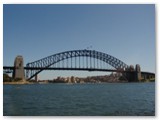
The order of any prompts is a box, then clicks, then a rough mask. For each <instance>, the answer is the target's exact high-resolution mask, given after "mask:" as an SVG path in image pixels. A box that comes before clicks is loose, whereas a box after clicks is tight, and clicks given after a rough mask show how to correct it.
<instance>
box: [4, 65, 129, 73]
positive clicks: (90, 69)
mask: <svg viewBox="0 0 160 120" xmlns="http://www.w3.org/2000/svg"><path fill="white" fill-rule="evenodd" d="M3 69H6V70H13V69H14V67H13V66H4V67H3ZM24 69H25V70H80V71H104V72H105V71H107V72H127V71H119V70H113V69H101V68H99V69H98V68H57V67H55V68H53V67H48V68H46V67H24ZM128 72H129V71H128Z"/></svg>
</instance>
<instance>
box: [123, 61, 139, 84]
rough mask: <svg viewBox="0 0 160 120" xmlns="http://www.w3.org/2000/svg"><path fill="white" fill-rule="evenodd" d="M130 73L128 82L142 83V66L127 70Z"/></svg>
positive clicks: (131, 66)
mask: <svg viewBox="0 0 160 120" xmlns="http://www.w3.org/2000/svg"><path fill="white" fill-rule="evenodd" d="M127 70H128V71H129V72H127V73H126V76H127V79H128V82H140V81H141V69H140V65H138V64H136V67H135V68H134V66H133V65H130V67H129V68H128V69H127Z"/></svg>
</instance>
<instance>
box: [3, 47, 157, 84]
mask: <svg viewBox="0 0 160 120" xmlns="http://www.w3.org/2000/svg"><path fill="white" fill-rule="evenodd" d="M23 64H24V63H23V58H22V56H17V57H16V59H15V62H14V66H3V70H4V72H13V78H21V79H27V80H31V79H32V78H33V77H35V78H37V75H38V74H39V73H40V72H42V71H43V70H82V71H104V72H119V73H122V75H123V76H124V77H125V78H126V79H127V80H128V81H140V80H141V79H142V77H143V78H144V79H146V78H153V77H155V74H154V73H149V72H141V69H140V65H136V67H135V68H134V66H132V65H130V66H129V65H127V64H125V63H124V62H122V61H121V60H119V59H118V58H116V57H113V56H111V55H109V54H106V53H102V52H98V51H95V50H86V49H85V50H72V51H65V52H61V53H57V54H53V55H51V56H47V57H45V58H42V59H39V60H36V61H33V62H29V63H27V64H26V66H23Z"/></svg>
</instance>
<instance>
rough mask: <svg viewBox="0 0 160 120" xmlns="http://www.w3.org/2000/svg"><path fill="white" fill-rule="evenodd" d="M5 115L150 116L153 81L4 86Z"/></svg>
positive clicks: (152, 101)
mask: <svg viewBox="0 0 160 120" xmlns="http://www.w3.org/2000/svg"><path fill="white" fill-rule="evenodd" d="M3 89H4V97H3V110H4V111H3V114H4V116H68V115H69V116H70V115H71V116H72V115H73V116H117V115H118V116H137V115H140V116H146V115H147V116H148V115H149V116H153V115H155V83H105V84H62V83H61V84H32V85H4V88H3Z"/></svg>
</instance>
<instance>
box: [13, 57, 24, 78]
mask: <svg viewBox="0 0 160 120" xmlns="http://www.w3.org/2000/svg"><path fill="white" fill-rule="evenodd" d="M23 63H24V62H23V57H22V56H17V57H16V58H15V61H14V70H13V78H14V79H21V80H25V74H24V66H23Z"/></svg>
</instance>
